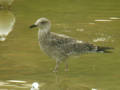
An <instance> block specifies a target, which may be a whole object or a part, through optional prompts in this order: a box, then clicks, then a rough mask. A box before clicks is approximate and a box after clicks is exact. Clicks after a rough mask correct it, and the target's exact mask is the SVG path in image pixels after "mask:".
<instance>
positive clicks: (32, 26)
mask: <svg viewBox="0 0 120 90" xmlns="http://www.w3.org/2000/svg"><path fill="white" fill-rule="evenodd" d="M34 27H37V25H31V26H30V27H29V28H34Z"/></svg>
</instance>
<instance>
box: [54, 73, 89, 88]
mask: <svg viewBox="0 0 120 90" xmlns="http://www.w3.org/2000/svg"><path fill="white" fill-rule="evenodd" d="M55 78H56V81H55V83H56V89H57V90H91V89H90V88H89V87H88V86H87V85H83V84H82V83H76V84H75V83H74V84H73V80H72V78H70V77H69V76H67V75H62V76H61V75H59V73H55Z"/></svg>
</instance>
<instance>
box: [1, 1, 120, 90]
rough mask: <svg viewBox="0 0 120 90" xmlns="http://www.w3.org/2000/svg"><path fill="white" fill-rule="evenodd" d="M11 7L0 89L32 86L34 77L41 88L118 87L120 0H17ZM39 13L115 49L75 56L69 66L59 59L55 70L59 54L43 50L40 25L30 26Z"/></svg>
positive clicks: (61, 29) (65, 30)
mask: <svg viewBox="0 0 120 90" xmlns="http://www.w3.org/2000/svg"><path fill="white" fill-rule="evenodd" d="M4 12H5V11H0V13H1V14H0V18H2V17H3V16H4ZM7 12H8V13H10V15H11V14H12V15H13V16H14V18H15V19H16V23H15V24H14V26H13V27H12V32H11V33H9V35H8V36H7V39H6V40H5V41H4V42H0V90H13V89H14V90H29V89H30V88H31V84H32V83H33V82H39V83H40V84H41V87H40V89H41V90H91V89H92V88H97V89H98V90H120V79H119V78H120V70H119V68H120V59H119V58H120V55H119V52H120V38H119V37H120V27H119V25H120V20H119V18H120V1H119V0H94V1H90V0H59V1H57V0H44V1H41V0H38V1H35V0H16V1H15V2H14V3H13V6H12V8H11V10H9V11H7ZM2 15H3V16H2ZM12 15H11V16H12ZM11 16H10V17H9V19H10V18H11ZM13 16H12V18H13ZM40 17H47V18H48V19H50V20H51V22H52V31H53V32H56V33H61V34H66V35H69V36H71V37H74V38H75V39H79V40H81V41H86V42H91V43H93V44H96V45H102V46H110V47H114V48H115V49H114V50H113V53H108V54H103V53H97V54H85V55H81V56H80V57H71V58H70V59H69V60H68V62H69V66H70V67H69V68H70V71H69V72H65V71H64V64H61V66H60V70H59V72H58V73H57V74H56V73H53V72H52V70H53V68H54V66H55V60H52V59H51V58H49V57H48V56H46V54H45V53H43V52H42V51H41V50H40V48H39V45H38V38H37V29H34V30H30V29H29V26H30V25H31V24H33V23H34V22H35V21H36V20H37V19H38V18H40ZM113 17H114V18H113ZM6 19H7V18H6ZM9 19H8V20H9ZM3 21H4V20H3ZM0 23H1V22H0ZM5 23H6V22H5ZM5 23H4V22H3V24H5ZM8 23H10V22H8ZM7 27H8V26H6V28H7ZM10 80H13V81H23V82H10Z"/></svg>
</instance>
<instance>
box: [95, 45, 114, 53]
mask: <svg viewBox="0 0 120 90" xmlns="http://www.w3.org/2000/svg"><path fill="white" fill-rule="evenodd" d="M111 49H114V48H112V47H103V46H97V52H104V53H111V51H109V50H111Z"/></svg>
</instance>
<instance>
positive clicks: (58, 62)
mask: <svg viewBox="0 0 120 90" xmlns="http://www.w3.org/2000/svg"><path fill="white" fill-rule="evenodd" d="M59 64H60V61H59V60H56V66H55V69H54V71H53V72H57V70H58V67H59Z"/></svg>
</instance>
